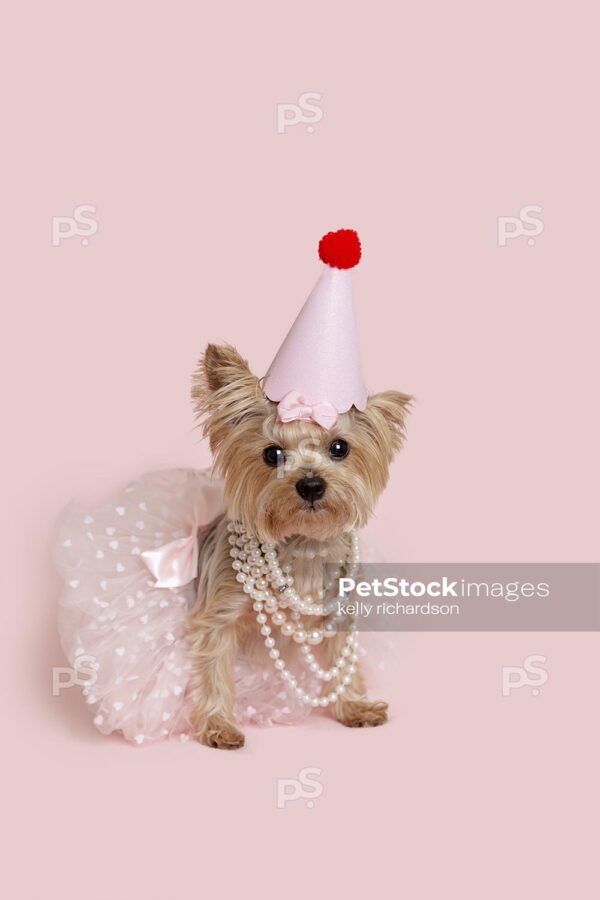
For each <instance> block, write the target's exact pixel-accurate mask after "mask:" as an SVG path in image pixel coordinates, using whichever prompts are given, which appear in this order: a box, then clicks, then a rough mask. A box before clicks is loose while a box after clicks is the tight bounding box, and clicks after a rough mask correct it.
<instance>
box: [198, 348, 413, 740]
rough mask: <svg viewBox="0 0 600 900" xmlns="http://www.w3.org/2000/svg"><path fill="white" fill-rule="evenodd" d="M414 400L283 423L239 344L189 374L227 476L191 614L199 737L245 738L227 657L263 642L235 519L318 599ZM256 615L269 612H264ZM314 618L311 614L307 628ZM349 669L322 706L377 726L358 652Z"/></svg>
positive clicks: (327, 650) (337, 647)
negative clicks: (245, 585)
mask: <svg viewBox="0 0 600 900" xmlns="http://www.w3.org/2000/svg"><path fill="white" fill-rule="evenodd" d="M411 400H412V398H411V397H410V396H409V395H407V394H404V393H400V392H398V391H384V392H382V393H378V394H373V395H370V396H369V397H368V400H367V403H366V406H365V408H364V410H362V411H361V410H359V409H357V408H356V407H352V408H351V409H350V410H348V411H347V412H344V413H343V414H341V415H340V416H339V418H338V420H337V422H336V423H335V425H334V426H333V427H332V428H324V427H322V426H321V425H319V424H316V423H315V422H313V421H301V420H297V421H289V422H282V421H281V420H280V418H278V416H277V404H276V403H274V402H272V401H271V400H269V399H267V397H266V396H265V394H264V392H263V389H262V385H261V381H260V380H259V378H257V377H256V376H255V375H253V374H252V372H251V371H250V368H249V366H248V363H247V362H246V360H244V359H243V358H242V356H241V355H240V354H239V353H238V351H237V350H236V349H235V348H234V347H232V346H229V345H223V346H221V345H216V344H209V345H208V347H207V348H206V351H205V352H204V354H203V356H202V357H201V359H200V362H199V364H198V368H197V370H196V372H195V373H194V376H193V382H192V401H193V405H194V409H195V413H196V415H197V417H198V419H199V421H200V423H201V425H202V430H203V435H204V436H205V437H207V438H208V440H209V443H210V448H211V451H212V453H213V457H214V468H215V473H216V474H218V475H220V476H221V477H222V478H223V479H224V483H225V500H226V514H225V515H224V516H222V517H220V518H219V519H218V520H217V521H216V522H214V523H213V524H212V526H211V527H210V530H209V532H208V533H207V535H206V537H205V539H204V543H203V548H202V558H201V565H200V573H199V579H198V594H197V600H196V603H195V605H194V606H193V608H192V609H191V610H190V612H189V613H188V623H187V630H188V639H189V646H190V653H191V660H192V674H191V681H190V690H191V697H192V701H193V709H194V712H193V721H192V726H193V736H194V737H195V739H196V740H198V741H200V742H202V743H204V744H206V745H208V746H209V747H216V748H220V749H229V750H233V749H237V748H240V747H243V745H244V734H243V733H242V732H241V731H240V729H239V728H238V727H237V725H236V722H235V718H234V714H233V705H234V684H233V663H234V659H235V657H236V653H237V652H238V650H239V649H240V648H242V647H248V646H251V645H253V644H254V645H256V646H258V645H259V644H260V641H259V640H257V626H256V621H255V620H256V618H257V615H256V609H257V608H259V609H261V604H260V603H259V604H258V607H257V606H256V605H255V606H254V607H253V604H252V603H251V602H250V598H249V596H248V593H245V592H244V590H243V589H242V583H241V579H242V578H243V576H240V577H238V575H239V574H240V573H239V567H238V572H237V573H236V570H235V569H234V568H232V544H233V543H234V541H232V540H230V538H231V537H232V529H233V528H234V526H233V525H232V523H239V522H241V523H243V525H244V527H245V528H246V529H247V530H248V533H249V534H252V535H254V536H255V537H256V541H257V543H256V546H258V544H259V543H260V542H263V543H264V544H265V546H274V547H275V548H276V552H277V554H278V560H279V564H280V565H281V567H282V570H283V571H284V572H285V571H288V570H289V567H290V566H291V567H292V569H293V578H294V579H295V582H294V585H295V589H296V590H297V591H298V593H299V594H302V595H310V596H312V597H316V596H320V595H322V592H323V583H324V575H325V567H326V566H328V565H329V564H338V563H339V562H340V560H343V559H344V558H346V557H347V556H348V552H349V542H350V534H351V532H352V530H353V529H357V528H362V527H363V526H364V525H365V524H366V522H367V520H368V519H369V516H370V515H371V513H372V511H373V508H374V506H375V504H376V502H377V499H378V497H379V495H380V494H381V492H382V491H383V489H384V487H385V486H386V484H387V481H388V477H389V467H390V463H391V461H392V459H393V457H394V454H395V453H396V452H397V451H398V450H399V449H400V448H401V446H402V443H403V440H404V436H405V422H406V417H407V414H408V411H409V408H410V405H411ZM235 534H236V532H235V530H234V531H233V538H234V540H235ZM234 552H235V547H234ZM264 571H266V569H265V570H264ZM320 592H321V593H320ZM259 617H262V618H259V622H261V621H263V622H264V621H265V620H266V616H265V615H264V613H263V612H259ZM284 618H285V616H284ZM292 618H294V617H293V616H292ZM314 624H315V619H309V620H308V625H307V628H311V627H312V626H313V625H314ZM264 627H265V626H264V625H263V628H264ZM268 633H269V629H268V628H267V629H266V630H263V631H262V634H263V635H264V634H268ZM293 640H294V639H293V636H288V637H283V638H282V642H283V643H282V645H281V646H282V648H285V647H286V646H288V647H290V648H291V647H293ZM344 642H345V636H344V634H342V633H339V634H335V635H334V636H333V637H332V639H331V640H327V641H324V642H322V643H319V645H318V646H315V647H314V648H310V649H314V653H315V654H316V655H317V657H318V659H319V660H321V661H322V664H323V665H331V664H332V662H334V661H335V660H336V659H337V658H338V657H339V655H340V653H341V654H342V655H344V654H345V653H347V651H346V650H345V649H344V648H345V643H344ZM271 644H272V642H271ZM273 653H277V651H273ZM284 655H285V650H284ZM313 655H314V654H313ZM315 658H316V657H315ZM312 665H313V667H315V666H316V667H318V666H319V665H320V663H319V662H318V661H316V662H314V663H313V664H312ZM348 671H349V672H350V673H351V674H349V675H347V676H346V684H345V686H344V687H345V689H344V690H343V691H340V693H339V695H338V696H336V697H335V700H334V702H332V703H330V704H329V705H328V709H329V711H330V712H331V713H332V714H333V716H334V718H335V719H337V721H338V722H340V723H341V724H343V725H346V726H349V727H351V728H360V727H374V726H378V725H383V724H384V723H385V722H386V721H387V717H388V705H387V703H385V702H383V701H379V700H377V701H373V700H370V699H368V697H367V693H366V688H365V683H364V678H363V675H362V673H361V670H360V663H359V661H358V659H357V656H356V654H354V656H353V665H351V666H350V667H349V668H348ZM320 705H322V704H320Z"/></svg>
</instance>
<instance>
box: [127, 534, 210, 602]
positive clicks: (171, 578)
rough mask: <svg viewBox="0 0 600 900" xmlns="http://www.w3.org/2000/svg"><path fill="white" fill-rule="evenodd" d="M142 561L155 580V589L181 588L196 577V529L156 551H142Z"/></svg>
mask: <svg viewBox="0 0 600 900" xmlns="http://www.w3.org/2000/svg"><path fill="white" fill-rule="evenodd" d="M141 555H142V559H143V560H144V562H145V563H146V565H147V566H148V568H149V569H150V571H151V572H152V574H153V575H154V577H155V578H156V587H159V588H175V587H183V586H184V585H186V584H189V583H190V581H193V579H194V578H196V576H197V575H198V529H197V528H194V530H193V531H192V533H191V534H190V536H189V537H184V538H178V540H176V541H171V543H170V544H163V546H162V547H157V548H156V550H144V552H143V553H142V554H141Z"/></svg>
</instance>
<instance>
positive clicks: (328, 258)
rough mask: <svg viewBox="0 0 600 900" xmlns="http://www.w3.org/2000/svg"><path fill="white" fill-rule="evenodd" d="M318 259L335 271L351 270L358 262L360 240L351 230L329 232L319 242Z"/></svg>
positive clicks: (343, 229)
mask: <svg viewBox="0 0 600 900" xmlns="http://www.w3.org/2000/svg"><path fill="white" fill-rule="evenodd" d="M319 257H320V258H321V259H322V260H323V262H324V263H326V264H327V265H328V266H333V267H334V268H336V269H352V268H354V266H356V265H358V263H359V262H360V240H359V237H358V235H357V233H356V232H355V231H353V230H352V229H351V228H342V229H341V230H340V231H330V232H329V234H326V235H325V236H324V237H322V238H321V240H320V241H319Z"/></svg>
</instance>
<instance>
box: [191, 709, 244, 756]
mask: <svg viewBox="0 0 600 900" xmlns="http://www.w3.org/2000/svg"><path fill="white" fill-rule="evenodd" d="M199 740H200V741H201V742H202V743H203V744H206V746H207V747H217V748H218V749H219V750H239V748H240V747H243V746H244V743H245V740H246V739H245V737H244V735H243V734H242V732H241V731H240V730H239V729H238V728H236V726H235V725H233V724H232V723H231V722H228V721H227V719H225V718H223V716H210V717H209V718H208V719H207V721H206V725H205V726H204V730H203V732H202V734H201V735H200V736H199Z"/></svg>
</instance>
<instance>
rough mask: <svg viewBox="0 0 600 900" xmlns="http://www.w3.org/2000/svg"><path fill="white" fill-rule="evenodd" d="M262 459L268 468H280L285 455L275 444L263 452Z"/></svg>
mask: <svg viewBox="0 0 600 900" xmlns="http://www.w3.org/2000/svg"><path fill="white" fill-rule="evenodd" d="M263 459H264V461H265V462H266V464H267V465H268V466H282V465H283V463H284V462H285V453H284V452H283V450H282V448H281V447H278V446H277V444H271V445H270V446H269V447H265V449H264V450H263Z"/></svg>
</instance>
